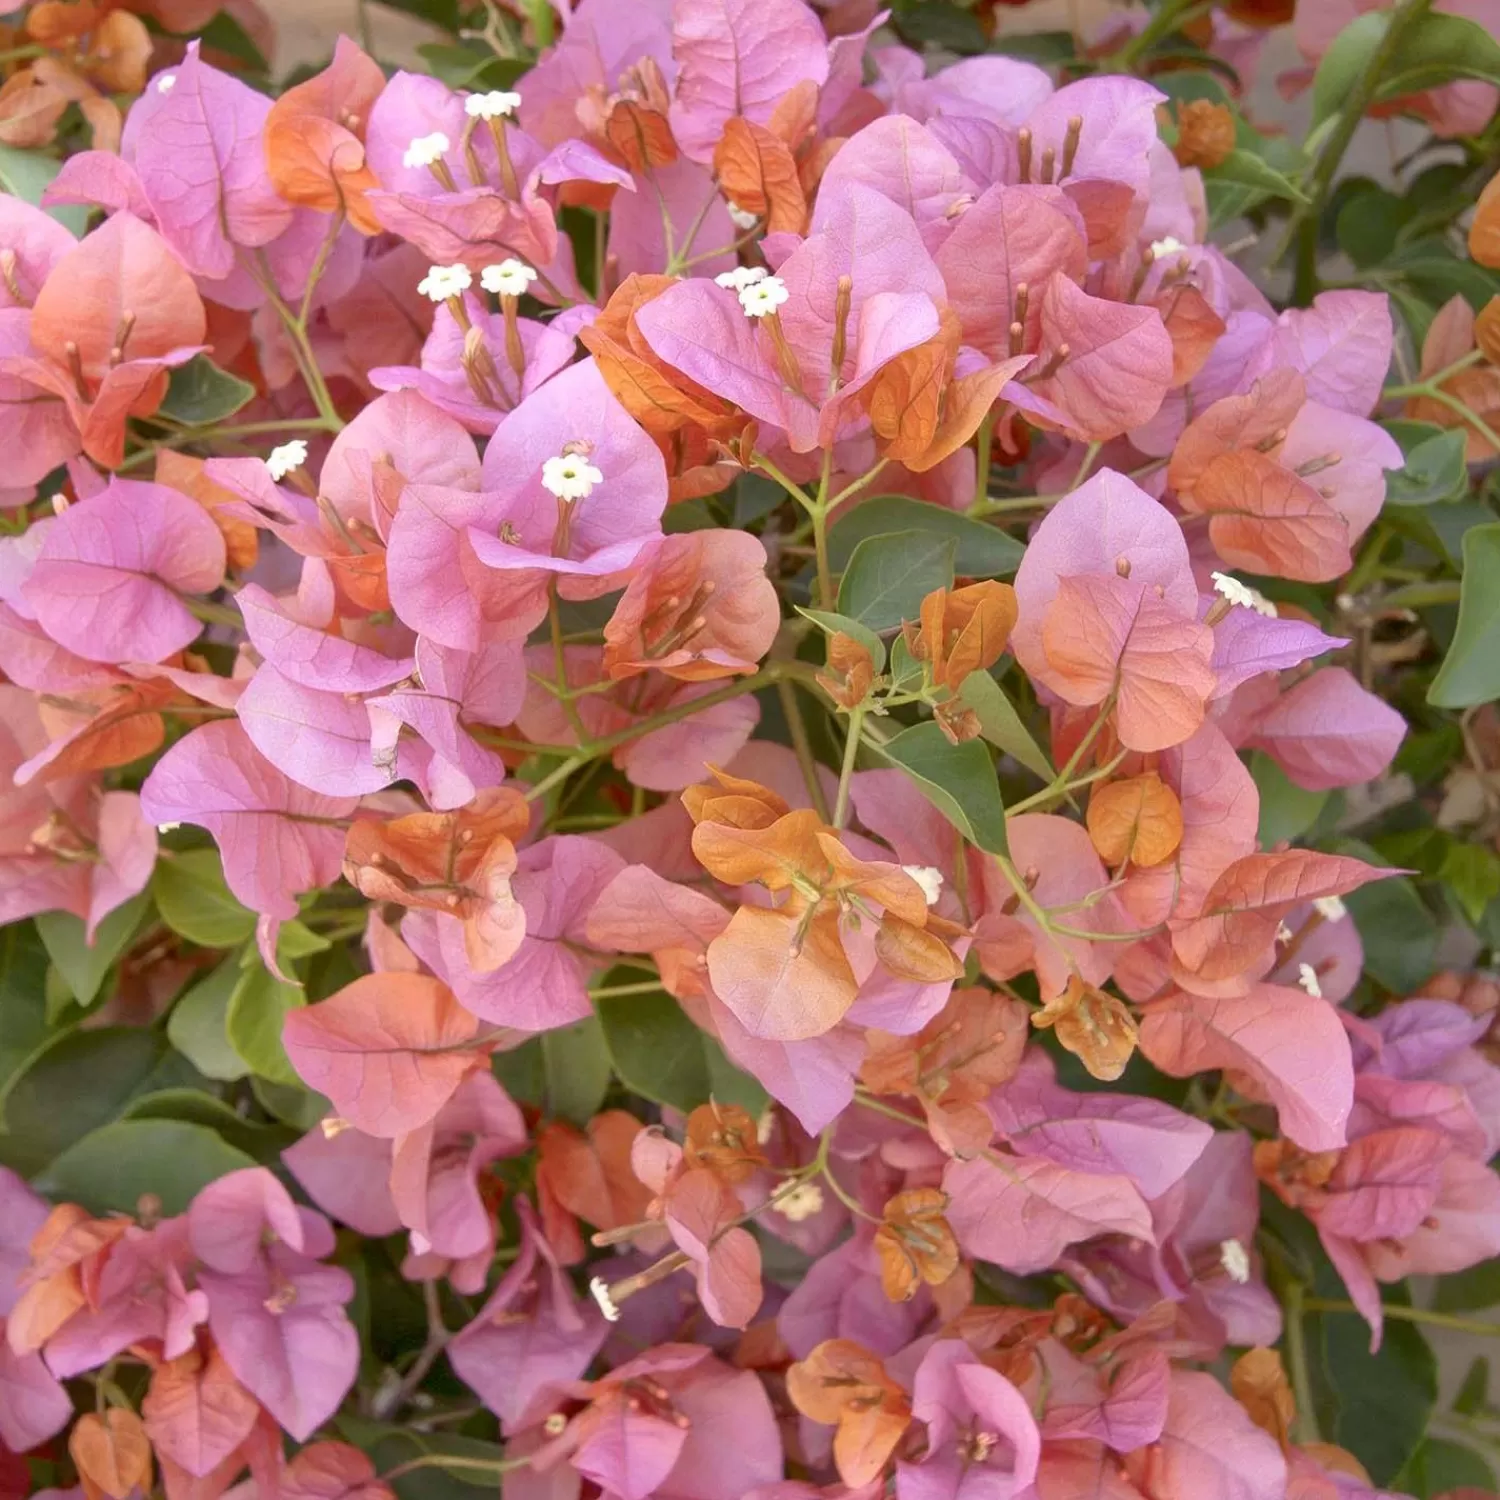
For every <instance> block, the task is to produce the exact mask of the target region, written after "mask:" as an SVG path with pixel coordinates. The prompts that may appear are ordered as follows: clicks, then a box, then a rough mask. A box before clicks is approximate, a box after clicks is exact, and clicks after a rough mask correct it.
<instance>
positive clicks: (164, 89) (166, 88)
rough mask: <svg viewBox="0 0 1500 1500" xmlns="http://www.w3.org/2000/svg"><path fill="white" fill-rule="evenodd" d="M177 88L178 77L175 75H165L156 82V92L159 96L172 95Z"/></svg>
mask: <svg viewBox="0 0 1500 1500" xmlns="http://www.w3.org/2000/svg"><path fill="white" fill-rule="evenodd" d="M176 87H177V75H176V74H175V73H163V74H162V75H161V77H160V78H158V79H157V80H156V92H157V93H158V94H170V93H171V92H172V90H173V89H174V88H176Z"/></svg>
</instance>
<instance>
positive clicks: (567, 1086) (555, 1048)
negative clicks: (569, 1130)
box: [542, 1016, 610, 1125]
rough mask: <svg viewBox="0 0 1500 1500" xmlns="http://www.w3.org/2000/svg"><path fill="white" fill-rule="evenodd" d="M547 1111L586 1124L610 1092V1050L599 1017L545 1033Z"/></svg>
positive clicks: (543, 1048) (544, 1056) (543, 1052)
mask: <svg viewBox="0 0 1500 1500" xmlns="http://www.w3.org/2000/svg"><path fill="white" fill-rule="evenodd" d="M542 1057H543V1059H544V1062H545V1065H546V1070H547V1113H548V1114H550V1115H553V1116H555V1117H557V1118H559V1119H563V1120H571V1121H572V1122H573V1123H574V1124H575V1125H586V1124H587V1123H588V1122H589V1121H590V1120H591V1119H593V1117H594V1116H595V1115H596V1114H598V1113H599V1106H600V1105H601V1104H602V1103H603V1102H604V1096H605V1094H606V1093H607V1092H608V1091H609V1076H610V1062H609V1049H608V1047H606V1046H605V1044H604V1031H603V1028H602V1027H601V1026H600V1024H599V1018H598V1017H597V1016H590V1017H589V1018H588V1020H586V1021H580V1022H578V1024H577V1025H575V1026H563V1027H560V1028H559V1029H558V1030H556V1031H544V1032H543V1033H542Z"/></svg>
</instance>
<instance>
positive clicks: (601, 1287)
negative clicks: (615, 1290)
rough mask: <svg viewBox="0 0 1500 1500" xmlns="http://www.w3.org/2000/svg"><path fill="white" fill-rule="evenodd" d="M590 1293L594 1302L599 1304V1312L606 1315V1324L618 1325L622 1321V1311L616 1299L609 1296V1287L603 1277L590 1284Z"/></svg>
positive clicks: (596, 1278)
mask: <svg viewBox="0 0 1500 1500" xmlns="http://www.w3.org/2000/svg"><path fill="white" fill-rule="evenodd" d="M589 1293H590V1295H591V1296H592V1297H593V1299H594V1301H595V1302H597V1303H598V1304H599V1311H600V1312H602V1313H603V1314H604V1321H605V1322H606V1323H618V1322H619V1321H620V1309H619V1307H618V1306H617V1305H616V1303H615V1299H614V1298H613V1297H611V1296H610V1294H609V1285H608V1283H607V1282H606V1281H605V1280H604V1278H603V1277H602V1276H596V1277H594V1279H593V1280H592V1281H590V1282H589Z"/></svg>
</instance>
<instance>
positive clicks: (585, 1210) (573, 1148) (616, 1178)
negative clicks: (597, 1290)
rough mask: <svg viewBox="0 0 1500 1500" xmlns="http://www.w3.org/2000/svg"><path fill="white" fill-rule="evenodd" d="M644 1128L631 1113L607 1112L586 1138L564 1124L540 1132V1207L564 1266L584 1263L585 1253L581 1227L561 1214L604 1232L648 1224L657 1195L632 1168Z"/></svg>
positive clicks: (591, 1126)
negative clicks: (629, 1225)
mask: <svg viewBox="0 0 1500 1500" xmlns="http://www.w3.org/2000/svg"><path fill="white" fill-rule="evenodd" d="M644 1128H645V1127H644V1126H643V1125H642V1124H641V1122H640V1121H639V1120H637V1119H636V1118H635V1116H634V1115H632V1114H629V1113H628V1112H627V1111H625V1110H623V1109H608V1110H605V1111H604V1113H603V1114H599V1115H595V1116H594V1118H593V1119H592V1120H590V1121H589V1123H588V1131H587V1134H585V1133H584V1132H583V1131H580V1130H576V1129H574V1127H573V1126H571V1125H565V1124H562V1123H561V1122H556V1123H553V1124H550V1125H544V1126H543V1127H542V1129H541V1130H540V1131H538V1133H537V1148H538V1158H537V1171H536V1179H537V1190H538V1201H539V1203H540V1205H541V1209H542V1216H543V1222H544V1224H545V1225H546V1229H547V1237H548V1239H550V1240H551V1241H552V1243H553V1244H554V1245H555V1246H556V1247H557V1251H558V1254H559V1256H560V1257H561V1258H562V1259H563V1260H564V1261H567V1262H569V1263H571V1262H574V1261H579V1260H582V1259H583V1256H584V1247H583V1241H582V1239H581V1238H580V1237H579V1234H578V1230H577V1227H576V1226H575V1225H573V1224H572V1223H571V1222H569V1221H568V1220H565V1219H563V1218H561V1217H560V1216H561V1215H562V1214H567V1215H571V1216H573V1217H575V1218H579V1219H582V1220H583V1221H584V1222H585V1223H586V1224H592V1225H593V1226H594V1228H595V1229H602V1230H611V1229H620V1228H623V1227H624V1226H626V1225H628V1224H639V1223H640V1222H641V1221H642V1220H643V1219H645V1217H646V1215H647V1212H648V1210H649V1208H650V1206H651V1199H652V1197H653V1194H652V1191H651V1189H650V1188H649V1187H647V1186H646V1184H645V1183H643V1182H642V1181H641V1180H640V1178H638V1177H637V1176H636V1175H635V1171H634V1169H633V1168H632V1166H631V1164H630V1153H631V1148H632V1147H633V1146H634V1144H635V1138H636V1137H637V1136H638V1135H639V1134H640V1133H641V1131H642V1130H643V1129H644Z"/></svg>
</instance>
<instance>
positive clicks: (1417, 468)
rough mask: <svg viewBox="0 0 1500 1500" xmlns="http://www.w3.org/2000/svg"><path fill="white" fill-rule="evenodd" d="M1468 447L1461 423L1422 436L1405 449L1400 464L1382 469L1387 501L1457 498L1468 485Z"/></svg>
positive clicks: (1428, 502) (1407, 502) (1420, 502)
mask: <svg viewBox="0 0 1500 1500" xmlns="http://www.w3.org/2000/svg"><path fill="white" fill-rule="evenodd" d="M1467 447H1468V437H1467V435H1466V434H1465V432H1464V430H1463V429H1462V428H1461V427H1452V428H1449V429H1448V430H1447V431H1445V432H1443V431H1440V432H1439V433H1438V434H1437V435H1436V436H1435V437H1429V438H1424V439H1423V440H1422V441H1421V442H1419V443H1418V444H1416V446H1415V447H1413V448H1412V449H1411V450H1410V451H1409V452H1408V453H1407V455H1406V464H1405V466H1404V467H1403V468H1400V469H1387V470H1386V471H1385V502H1386V504H1387V505H1434V504H1436V503H1437V502H1438V501H1441V500H1456V499H1458V498H1459V496H1461V495H1463V494H1464V493H1465V492H1466V491H1467V490H1468V488H1469V466H1468V463H1467V461H1466V460H1465V456H1464V455H1465V452H1466V450H1467Z"/></svg>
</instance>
